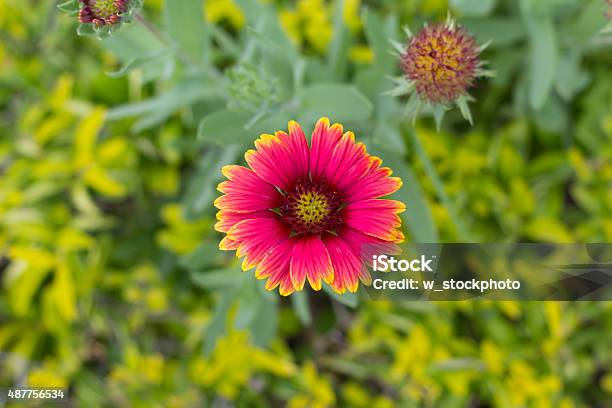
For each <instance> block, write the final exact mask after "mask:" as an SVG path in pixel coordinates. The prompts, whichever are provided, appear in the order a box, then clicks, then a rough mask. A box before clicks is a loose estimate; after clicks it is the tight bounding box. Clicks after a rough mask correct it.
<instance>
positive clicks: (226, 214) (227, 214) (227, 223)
mask: <svg viewBox="0 0 612 408" xmlns="http://www.w3.org/2000/svg"><path fill="white" fill-rule="evenodd" d="M269 213H270V210H257V211H252V212H235V211H227V210H221V211H218V212H217V220H218V221H217V223H216V224H215V231H219V232H227V231H229V230H230V228H232V227H233V226H234V225H236V224H238V223H239V222H240V221H243V220H248V219H250V218H263V217H267V216H268V215H269Z"/></svg>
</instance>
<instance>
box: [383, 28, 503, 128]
mask: <svg viewBox="0 0 612 408" xmlns="http://www.w3.org/2000/svg"><path fill="white" fill-rule="evenodd" d="M404 31H405V32H406V34H407V35H408V38H409V39H408V42H407V44H406V45H404V44H399V43H395V42H392V43H393V45H394V46H395V48H396V50H397V52H398V58H399V60H400V67H401V69H402V72H403V76H402V77H399V78H395V79H394V80H395V82H396V87H395V88H394V89H392V90H391V91H390V92H389V93H390V94H391V95H394V96H401V95H408V94H410V95H411V96H410V99H409V101H408V104H407V107H406V111H407V113H408V114H409V115H411V116H412V117H413V120H416V117H417V115H418V114H419V111H420V110H421V109H422V108H423V106H424V105H425V106H429V107H431V108H432V109H433V113H434V117H435V119H436V125H437V126H438V127H439V126H440V123H441V121H442V117H443V116H444V113H445V112H446V111H447V110H448V109H450V106H451V105H452V104H455V105H457V106H458V107H459V109H460V110H461V113H462V115H463V117H464V118H465V119H466V120H467V121H469V122H470V123H472V116H471V113H470V109H469V107H468V102H470V101H472V100H473V98H472V97H471V96H470V95H469V94H468V92H467V91H468V89H470V88H471V87H473V86H474V84H475V82H476V79H477V78H479V77H483V76H492V74H493V73H492V72H491V71H487V70H485V69H483V67H484V65H485V64H486V62H485V61H483V60H481V59H480V54H481V52H482V51H483V50H484V49H485V48H486V46H487V45H488V44H485V45H482V46H478V45H477V43H476V39H475V38H474V37H473V36H471V35H470V34H469V33H468V32H467V30H465V29H464V28H463V27H461V26H458V25H457V24H456V23H455V21H454V20H453V19H451V18H450V16H449V17H448V19H447V21H446V22H444V23H436V24H431V25H428V24H426V25H425V26H424V27H423V28H422V29H421V30H420V31H419V32H418V33H417V34H416V35H412V33H411V32H410V30H408V29H405V30H404Z"/></svg>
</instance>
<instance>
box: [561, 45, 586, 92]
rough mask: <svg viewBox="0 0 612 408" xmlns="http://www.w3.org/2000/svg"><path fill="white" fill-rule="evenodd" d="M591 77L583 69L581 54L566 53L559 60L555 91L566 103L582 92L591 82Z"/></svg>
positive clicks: (575, 52)
mask: <svg viewBox="0 0 612 408" xmlns="http://www.w3.org/2000/svg"><path fill="white" fill-rule="evenodd" d="M589 79H590V75H589V73H588V72H586V71H585V70H584V69H583V68H582V67H581V55H580V53H579V52H577V51H574V52H566V53H565V54H564V55H563V56H561V58H560V59H559V69H558V71H557V78H556V81H555V89H556V90H557V92H558V93H559V95H560V96H561V97H562V98H563V99H564V100H566V101H569V100H571V99H572V97H573V96H574V95H575V94H576V93H577V92H580V91H581V90H582V89H583V88H584V87H585V86H586V85H587V84H588V82H589Z"/></svg>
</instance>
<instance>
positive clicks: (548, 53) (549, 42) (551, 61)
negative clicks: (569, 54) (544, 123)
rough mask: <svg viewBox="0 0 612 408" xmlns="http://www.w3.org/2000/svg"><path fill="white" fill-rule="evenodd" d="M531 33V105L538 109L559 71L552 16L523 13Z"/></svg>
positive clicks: (542, 104) (546, 96)
mask: <svg viewBox="0 0 612 408" xmlns="http://www.w3.org/2000/svg"><path fill="white" fill-rule="evenodd" d="M523 19H524V22H525V25H526V27H527V31H528V33H529V45H530V53H529V77H528V80H529V105H530V106H531V108H532V109H534V110H538V109H540V108H541V107H542V106H544V104H545V103H546V100H547V99H548V97H549V95H550V92H551V91H552V88H553V85H554V81H555V76H556V73H557V61H558V49H557V34H556V31H555V26H554V22H553V19H552V17H551V16H549V15H541V16H534V15H532V13H530V12H526V13H524V15H523Z"/></svg>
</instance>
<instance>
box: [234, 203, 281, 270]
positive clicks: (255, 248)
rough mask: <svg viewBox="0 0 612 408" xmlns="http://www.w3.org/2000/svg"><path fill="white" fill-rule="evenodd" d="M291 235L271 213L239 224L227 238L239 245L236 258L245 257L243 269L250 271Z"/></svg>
mask: <svg viewBox="0 0 612 408" xmlns="http://www.w3.org/2000/svg"><path fill="white" fill-rule="evenodd" d="M290 233H291V231H290V230H289V229H288V228H287V227H286V226H285V224H283V223H282V222H281V221H280V219H279V217H278V216H277V215H276V214H274V213H273V212H270V213H269V215H267V216H262V217H260V218H251V219H247V220H243V221H240V222H238V223H237V224H236V225H234V226H233V227H232V228H231V229H230V230H229V231H228V232H227V237H228V238H229V239H230V240H232V241H236V242H238V243H239V245H238V249H237V250H236V256H238V257H242V256H244V260H243V262H242V269H243V270H248V269H251V268H252V267H254V266H256V265H257V264H259V263H260V262H261V261H262V260H263V259H264V257H265V256H266V255H267V254H268V252H269V251H270V250H271V249H273V248H274V247H275V246H276V245H278V244H279V243H280V242H282V241H283V240H285V239H287V237H289V235H290Z"/></svg>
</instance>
